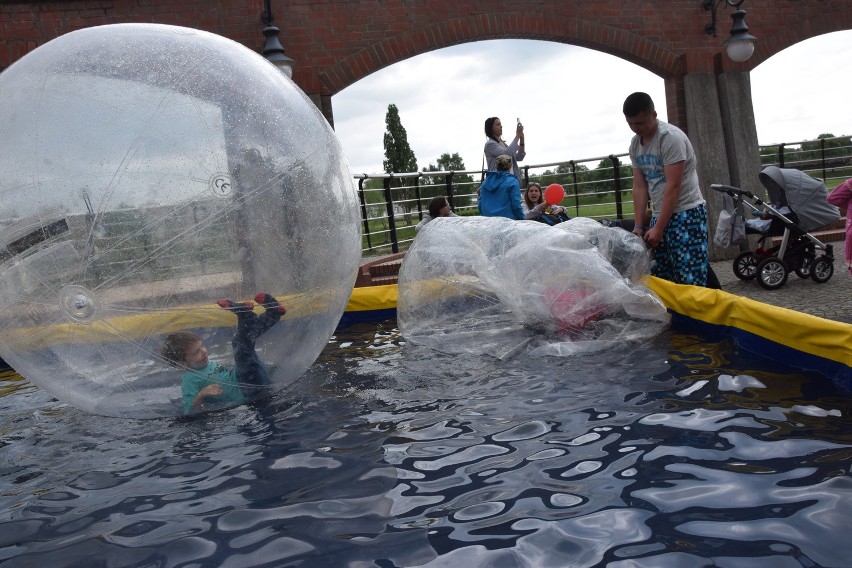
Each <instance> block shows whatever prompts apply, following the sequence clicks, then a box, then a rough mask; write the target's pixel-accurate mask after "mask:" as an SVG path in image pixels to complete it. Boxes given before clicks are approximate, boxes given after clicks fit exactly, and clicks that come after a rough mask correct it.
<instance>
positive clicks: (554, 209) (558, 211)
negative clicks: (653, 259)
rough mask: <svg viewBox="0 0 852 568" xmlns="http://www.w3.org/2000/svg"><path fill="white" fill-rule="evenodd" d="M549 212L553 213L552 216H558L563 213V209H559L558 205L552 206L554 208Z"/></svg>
mask: <svg viewBox="0 0 852 568" xmlns="http://www.w3.org/2000/svg"><path fill="white" fill-rule="evenodd" d="M550 212H551V213H553V214H554V215H559V214H560V213H563V212H565V208H564V207H560V206H559V205H554V206H553V207H552V208H551V209H550Z"/></svg>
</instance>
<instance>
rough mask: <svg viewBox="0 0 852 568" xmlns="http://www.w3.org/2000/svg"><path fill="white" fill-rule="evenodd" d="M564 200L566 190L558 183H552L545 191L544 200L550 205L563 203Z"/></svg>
mask: <svg viewBox="0 0 852 568" xmlns="http://www.w3.org/2000/svg"><path fill="white" fill-rule="evenodd" d="M563 199H565V188H564V187H562V186H561V185H559V184H558V183H551V184H550V185H548V186H547V188H546V189H545V190H544V200H545V201H546V202H547V203H548V205H556V204H558V203H562V200H563Z"/></svg>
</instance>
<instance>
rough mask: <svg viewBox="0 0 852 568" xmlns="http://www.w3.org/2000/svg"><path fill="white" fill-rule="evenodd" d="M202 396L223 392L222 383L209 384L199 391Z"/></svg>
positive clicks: (216, 394) (217, 394)
mask: <svg viewBox="0 0 852 568" xmlns="http://www.w3.org/2000/svg"><path fill="white" fill-rule="evenodd" d="M198 394H200V395H201V396H219V395H220V394H222V386H221V385H207V386H206V387H204V388H203V389H201V391H200V392H199V393H198Z"/></svg>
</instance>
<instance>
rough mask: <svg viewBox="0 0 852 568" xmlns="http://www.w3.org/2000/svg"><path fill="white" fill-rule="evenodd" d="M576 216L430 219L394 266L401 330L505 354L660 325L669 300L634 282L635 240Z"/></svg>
mask: <svg viewBox="0 0 852 568" xmlns="http://www.w3.org/2000/svg"><path fill="white" fill-rule="evenodd" d="M572 221H574V222H573V223H572V222H571V221H569V222H566V223H560V224H559V225H556V226H555V227H551V226H549V225H546V224H544V223H537V222H535V221H520V222H518V221H512V220H509V219H503V218H499V217H491V218H486V217H472V218H465V217H441V218H439V219H435V220H434V221H432V222H430V223H429V224H428V225H426V227H425V228H424V229H423V230H422V231H420V233H419V234H418V235H417V238H416V239H415V240H414V244H413V245H412V247H411V249H409V251H408V253H406V256H405V260H404V261H403V263H402V267H401V268H400V276H399V301H398V307H397V313H398V316H397V318H398V321H399V329H400V332H401V333H402V335H403V336H404V337H405V338H406V339H407V340H408V341H409V342H411V343H414V344H420V345H425V346H428V347H431V348H434V349H436V350H439V351H443V352H448V353H456V354H475V355H490V356H494V357H498V358H503V359H505V358H508V357H513V356H516V355H519V354H521V353H525V352H530V353H532V354H533V355H539V354H548V355H558V356H565V355H573V354H578V353H588V352H590V351H599V350H603V349H607V348H611V347H613V346H623V345H624V344H625V342H629V341H634V340H645V339H648V338H649V337H651V336H653V335H655V334H657V333H659V332H660V331H662V330H663V329H665V328H666V327H667V326H668V322H669V316H668V313H667V311H666V308H665V306H664V305H663V304H662V302H661V301H660V300H659V299H658V298H657V297H656V296H655V295H654V294H653V292H651V290H650V289H648V288H647V287H646V286H645V285H643V284H642V283H641V282H640V278H641V277H642V275H643V274H644V273H646V272H647V267H648V251H647V247H646V246H645V245H644V243H643V242H642V241H641V239H639V237H637V236H635V235H633V234H631V233H629V232H627V231H624V230H623V229H620V228H615V227H604V226H602V225H601V224H600V223H597V222H595V221H592V220H589V219H583V220H580V219H578V220H572ZM615 265H618V267H619V268H616V266H615Z"/></svg>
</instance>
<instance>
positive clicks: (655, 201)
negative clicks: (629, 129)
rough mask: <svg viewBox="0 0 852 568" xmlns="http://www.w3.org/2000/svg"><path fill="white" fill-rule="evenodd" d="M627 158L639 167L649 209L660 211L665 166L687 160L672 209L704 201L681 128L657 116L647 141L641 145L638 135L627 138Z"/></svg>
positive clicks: (687, 139) (687, 143) (676, 209)
mask: <svg viewBox="0 0 852 568" xmlns="http://www.w3.org/2000/svg"><path fill="white" fill-rule="evenodd" d="M630 161H631V162H632V164H633V167H634V168H639V169H640V170H641V171H642V173H643V174H644V176H645V180H646V181H647V182H648V195H649V196H650V198H651V212H652V213H653V214H654V215H659V213H660V208H661V207H662V205H663V194H664V192H665V189H666V173H665V167H666V166H670V165H671V164H676V163H678V162H686V163H685V164H684V167H683V180H682V181H681V188H680V197H679V198H678V200H677V205H675V210H674V213H680V212H681V211H686V210H688V209H692V208H694V207H698V206H699V205H702V204H703V203H704V197H703V196H702V195H701V188H700V187H699V185H698V172H697V171H696V169H695V151H694V150H693V148H692V144H691V143H690V141H689V138H687V137H686V134H684V132H683V130H681V129H680V128H678V127H677V126H674V125H672V124H669V123H668V122H663V121H662V120H657V131H656V132H655V133H654V136H653V137H652V138H651V140H650V142H649V143H648V144H647V145H645V146H643V145H642V144H640V143H639V135H638V134H637V135H635V136H634V137H633V140H631V141H630Z"/></svg>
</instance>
